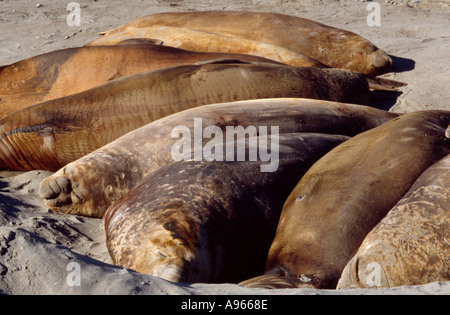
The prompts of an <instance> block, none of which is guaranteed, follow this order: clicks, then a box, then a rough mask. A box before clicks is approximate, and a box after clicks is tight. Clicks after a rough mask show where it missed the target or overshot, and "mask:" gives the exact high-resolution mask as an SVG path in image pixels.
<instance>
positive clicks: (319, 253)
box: [246, 111, 450, 288]
mask: <svg viewBox="0 0 450 315" xmlns="http://www.w3.org/2000/svg"><path fill="white" fill-rule="evenodd" d="M449 124H450V111H418V112H413V113H409V114H405V115H403V116H401V117H399V118H395V119H393V120H392V121H389V122H387V123H385V124H383V125H381V126H379V127H376V128H374V129H371V130H369V131H366V132H364V133H362V134H359V135H357V136H355V137H354V138H352V139H350V140H349V141H347V142H345V143H343V144H341V145H339V146H338V147H336V148H335V149H333V150H332V151H330V152H329V153H328V154H326V155H325V156H324V157H323V158H322V159H320V160H319V161H318V162H317V163H315V164H314V165H313V166H312V167H311V169H310V170H309V171H308V172H307V173H306V174H305V176H303V178H302V179H301V180H300V182H299V183H298V185H297V186H296V187H295V189H294V190H293V191H292V193H291V195H290V196H289V198H288V199H287V200H286V203H285V205H284V207H283V211H282V214H281V217H280V222H279V224H278V228H277V233H276V235H275V238H274V241H273V243H272V245H271V248H270V251H269V254H268V258H267V263H266V272H265V273H266V274H269V275H278V276H280V278H282V277H283V276H287V277H290V278H289V279H290V280H289V285H291V282H292V281H291V280H292V277H297V278H298V285H299V286H302V283H305V282H306V284H308V285H313V286H315V287H317V288H335V287H336V285H337V282H338V280H339V278H340V276H341V273H342V271H343V269H344V267H345V266H346V264H347V263H348V261H349V260H350V259H351V258H352V257H353V256H354V255H355V254H356V251H357V250H358V248H359V246H360V245H361V243H362V241H363V240H364V238H365V237H366V235H367V234H368V233H369V232H370V230H371V229H372V228H373V227H374V226H375V225H376V224H378V223H379V221H380V220H381V219H382V218H383V217H384V216H385V215H386V213H387V212H388V211H389V210H390V209H392V207H393V206H394V205H395V204H396V203H397V202H398V201H399V200H400V199H401V198H402V197H403V196H404V195H405V193H406V192H407V191H408V189H409V188H410V187H411V186H412V185H413V183H414V181H415V180H416V179H417V178H418V177H419V176H420V174H421V173H422V172H423V171H425V170H426V169H427V168H428V167H429V166H430V165H432V164H433V163H434V162H436V161H438V160H439V159H441V158H442V157H444V156H446V155H447V154H449V153H450V139H449V138H448V137H447V136H446V132H445V130H446V129H447V128H448V126H449ZM258 282H259V284H260V285H261V286H264V281H263V278H259V279H258ZM246 283H247V284H250V285H252V286H256V285H257V283H254V282H253V283H252V281H247V282H246Z"/></svg>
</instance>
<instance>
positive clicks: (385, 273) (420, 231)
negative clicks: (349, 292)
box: [338, 155, 450, 289]
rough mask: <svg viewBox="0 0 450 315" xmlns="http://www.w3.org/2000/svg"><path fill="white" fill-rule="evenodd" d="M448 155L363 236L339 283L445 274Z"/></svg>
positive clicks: (448, 271)
mask: <svg viewBox="0 0 450 315" xmlns="http://www.w3.org/2000/svg"><path fill="white" fill-rule="evenodd" d="M449 233H450V155H447V157H445V158H443V159H442V160H440V161H439V162H437V163H435V164H434V165H432V166H431V167H430V168H428V169H427V170H426V171H425V172H424V173H423V174H422V175H421V176H420V177H419V178H418V179H417V181H416V182H415V183H414V185H413V186H412V187H411V189H410V190H409V191H408V193H407V194H406V195H405V196H404V197H403V198H402V199H401V200H400V201H399V202H398V203H397V204H396V205H395V207H394V208H392V210H390V211H389V213H388V214H387V215H386V217H384V218H383V220H381V222H380V223H378V225H377V226H375V228H374V229H373V230H372V231H370V233H369V234H368V235H367V236H366V238H365V239H364V241H363V243H362V244H361V246H360V248H359V249H358V252H357V253H356V255H355V256H354V257H353V258H352V259H351V260H350V262H349V263H348V264H347V266H346V267H345V269H344V271H343V272H342V276H341V279H340V280H339V282H338V289H344V288H351V287H358V288H376V287H384V288H390V287H396V286H404V285H420V284H426V283H431V282H436V281H449V280H450V265H449V261H450V243H449V239H450V236H449Z"/></svg>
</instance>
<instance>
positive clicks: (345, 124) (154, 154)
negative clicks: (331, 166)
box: [39, 98, 398, 218]
mask: <svg viewBox="0 0 450 315" xmlns="http://www.w3.org/2000/svg"><path fill="white" fill-rule="evenodd" d="M396 117H398V114H395V113H391V112H386V111H381V110H378V109H374V108H370V107H366V106H359V105H351V104H343V103H335V102H329V101H320V100H311V99H282V98H280V99H262V100H250V101H240V102H233V103H223V104H213V105H207V106H201V107H198V108H193V109H189V110H186V111H183V112H180V113H176V114H173V115H171V116H168V117H165V118H163V119H160V120H157V121H154V122H152V123H150V124H148V125H146V126H143V127H141V128H139V129H137V130H134V131H132V132H130V133H128V134H126V135H124V136H122V137H120V138H119V139H117V140H115V141H113V142H111V143H109V144H107V145H106V146H104V147H102V148H100V149H98V150H96V151H94V152H92V153H90V154H88V155H86V156H83V157H81V158H80V159H78V160H76V161H74V162H72V163H70V164H68V165H67V166H65V167H64V168H62V169H60V170H59V171H58V172H56V173H55V174H54V175H53V176H50V177H49V178H47V179H45V180H44V181H42V183H41V185H40V189H39V194H40V196H41V197H42V198H43V199H44V200H45V202H46V204H47V206H48V207H49V208H51V209H53V210H54V211H57V212H63V213H70V214H77V215H84V216H94V217H100V218H101V217H102V216H103V214H104V212H105V211H106V209H107V208H108V207H109V206H110V205H111V204H112V203H113V202H114V201H117V200H118V199H119V198H120V197H122V196H123V195H124V194H126V193H127V192H128V191H129V190H130V189H132V188H133V187H134V186H135V185H136V184H137V183H138V182H139V181H140V180H141V179H142V178H144V177H145V176H147V175H149V174H150V173H151V172H153V171H155V170H157V169H158V168H160V167H162V166H164V165H166V164H170V163H172V162H173V158H172V156H171V149H172V147H173V145H174V144H175V143H176V142H177V141H178V139H177V138H172V137H171V134H172V130H173V129H174V128H176V127H177V126H184V127H186V128H188V130H189V132H190V134H192V135H193V134H194V132H195V130H196V129H195V126H196V125H195V124H194V121H195V119H202V125H203V127H204V128H207V127H208V126H218V127H219V128H220V129H221V130H222V132H223V133H225V132H226V128H227V126H242V128H245V130H247V129H248V128H252V127H255V128H258V130H259V127H260V126H278V127H279V129H280V133H289V132H315V133H322V134H342V135H347V136H354V135H356V134H358V133H361V132H363V131H365V130H368V129H371V128H374V127H377V126H379V125H381V124H383V123H385V122H387V121H389V120H391V119H393V118H396ZM209 141H210V139H209V138H208V137H205V138H204V139H203V144H205V143H206V142H209Z"/></svg>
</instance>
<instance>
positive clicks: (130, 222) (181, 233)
mask: <svg viewBox="0 0 450 315" xmlns="http://www.w3.org/2000/svg"><path fill="white" fill-rule="evenodd" d="M348 138H349V137H347V136H336V135H323V134H314V133H307V134H301V133H300V134H280V135H274V134H273V132H271V131H269V133H268V136H267V135H266V136H259V137H249V138H248V139H247V141H248V142H247V146H246V147H247V150H246V152H247V153H249V152H251V151H252V150H253V149H255V150H257V151H258V154H261V151H260V150H261V148H262V147H263V146H264V147H265V149H264V150H263V152H268V151H266V150H267V149H269V150H270V151H271V156H272V157H274V159H276V160H277V167H276V168H274V169H273V170H272V171H270V172H262V171H261V169H262V166H263V165H266V162H262V161H261V159H260V158H258V159H257V160H255V161H249V159H246V160H245V161H238V158H237V153H236V152H237V150H236V147H235V144H232V145H233V148H234V154H233V157H234V160H233V161H228V157H227V160H225V155H227V154H228V153H229V152H230V151H228V147H227V150H225V149H224V151H223V156H221V157H222V158H223V161H218V160H217V159H216V160H213V161H207V160H205V159H203V160H201V161H195V160H194V159H195V152H194V153H193V154H192V155H189V157H190V158H191V159H190V160H186V161H185V160H182V161H179V162H176V163H173V164H170V165H168V166H166V167H162V168H161V169H159V170H157V171H155V172H153V173H151V174H150V175H148V176H147V177H145V178H144V179H143V181H142V182H141V183H139V184H138V185H137V186H136V187H135V188H133V189H132V190H131V191H130V192H128V193H127V194H126V195H125V196H123V197H122V198H121V199H120V200H119V201H117V202H116V203H114V204H113V205H112V206H111V207H110V208H109V209H108V211H107V212H106V213H105V216H104V224H105V231H106V242H107V247H108V251H109V253H110V255H111V258H112V260H113V262H114V264H116V265H119V266H123V267H126V268H131V269H133V270H136V271H138V272H141V273H146V274H150V275H154V276H158V277H161V278H164V279H166V280H169V281H173V282H215V283H218V282H238V281H241V280H243V279H246V278H248V277H249V276H254V275H256V274H258V273H260V272H262V270H264V261H265V259H264V258H265V257H266V255H267V250H268V249H269V246H270V243H271V241H272V238H273V235H274V233H275V229H276V226H277V222H278V217H279V214H280V211H281V208H282V206H283V202H284V200H285V199H286V197H287V196H288V195H289V192H290V191H291V189H292V188H293V187H294V186H295V184H296V182H297V181H298V180H299V179H300V178H301V176H302V175H303V174H304V172H306V170H307V169H308V168H309V167H310V166H311V165H312V164H313V163H314V162H315V161H316V160H317V159H319V158H320V157H321V156H323V155H324V154H325V153H326V152H328V151H329V150H330V149H332V148H333V147H335V146H336V145H338V144H339V143H342V141H345V140H347V139H348ZM252 139H254V141H255V142H254V143H252ZM263 142H264V144H262V143H263ZM227 145H228V144H227ZM226 151H227V152H226Z"/></svg>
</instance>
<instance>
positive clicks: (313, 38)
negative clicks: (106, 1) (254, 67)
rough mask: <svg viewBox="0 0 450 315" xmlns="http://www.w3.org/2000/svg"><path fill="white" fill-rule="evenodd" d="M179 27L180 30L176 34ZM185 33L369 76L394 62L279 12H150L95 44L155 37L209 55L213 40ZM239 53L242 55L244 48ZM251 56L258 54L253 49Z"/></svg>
mask: <svg viewBox="0 0 450 315" xmlns="http://www.w3.org/2000/svg"><path fill="white" fill-rule="evenodd" d="M211 21H214V23H211ZM164 27H171V28H172V29H170V31H168V32H167V34H168V35H167V36H164V34H163V33H164ZM175 27H178V28H182V29H181V30H180V31H173V28H175ZM186 29H187V30H193V31H198V32H203V33H205V32H206V33H211V34H217V35H222V36H228V37H231V38H237V39H245V40H251V41H257V42H259V43H263V44H270V45H272V46H279V47H281V48H283V49H285V50H286V49H287V50H290V51H293V52H294V53H299V54H303V55H305V56H308V57H310V58H313V59H315V60H317V61H320V62H321V63H323V64H325V65H327V66H330V67H333V68H345V69H349V70H352V71H356V72H360V73H364V74H367V75H378V74H381V73H384V72H387V71H388V70H389V68H390V66H391V65H392V59H391V58H390V57H389V56H388V55H387V54H386V53H385V52H384V51H382V50H380V49H379V48H377V47H376V46H375V45H374V44H372V43H371V42H370V41H368V40H366V39H365V38H363V37H361V36H359V35H357V34H355V33H352V32H349V31H345V30H342V29H338V28H334V27H330V26H327V25H324V24H321V23H317V22H314V21H311V20H307V19H303V18H300V17H296V16H290V15H283V14H276V13H256V12H237V11H226V12H224V11H210V12H169V13H159V14H152V15H148V16H144V17H140V18H137V19H135V20H133V21H131V22H129V23H128V24H125V25H124V26H121V27H118V28H116V29H113V30H111V31H108V32H104V34H105V35H104V37H103V38H99V39H97V40H95V41H93V42H92V43H91V44H92V45H108V44H112V43H116V42H117V41H118V40H123V39H126V38H130V37H151V38H158V39H161V40H162V41H164V42H170V40H172V39H173V42H170V44H171V46H175V47H180V48H181V47H183V44H184V42H185V41H187V42H188V44H189V49H191V50H196V51H208V46H209V45H210V44H211V40H209V39H204V38H203V37H202V34H199V35H196V34H194V33H190V36H183V35H179V36H178V32H181V31H183V30H186ZM171 33H175V35H171ZM175 36H177V38H176V39H175V38H174V37H175ZM110 39H111V41H110ZM177 45H178V46H177ZM236 47H237V48H238V49H240V48H239V44H228V42H225V44H223V45H220V44H219V45H215V47H214V49H215V50H216V51H224V52H233V49H235V48H236ZM220 49H222V50H220ZM239 51H240V52H241V53H242V50H239ZM259 51H260V52H259V55H260V56H262V57H265V55H264V51H265V50H264V49H259ZM269 51H270V52H271V57H267V58H270V59H273V53H272V50H271V49H269ZM251 52H252V53H255V51H254V50H253V51H251ZM281 55H282V54H281ZM275 60H277V59H275ZM279 61H282V62H283V63H287V64H289V60H286V59H284V60H279Z"/></svg>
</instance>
